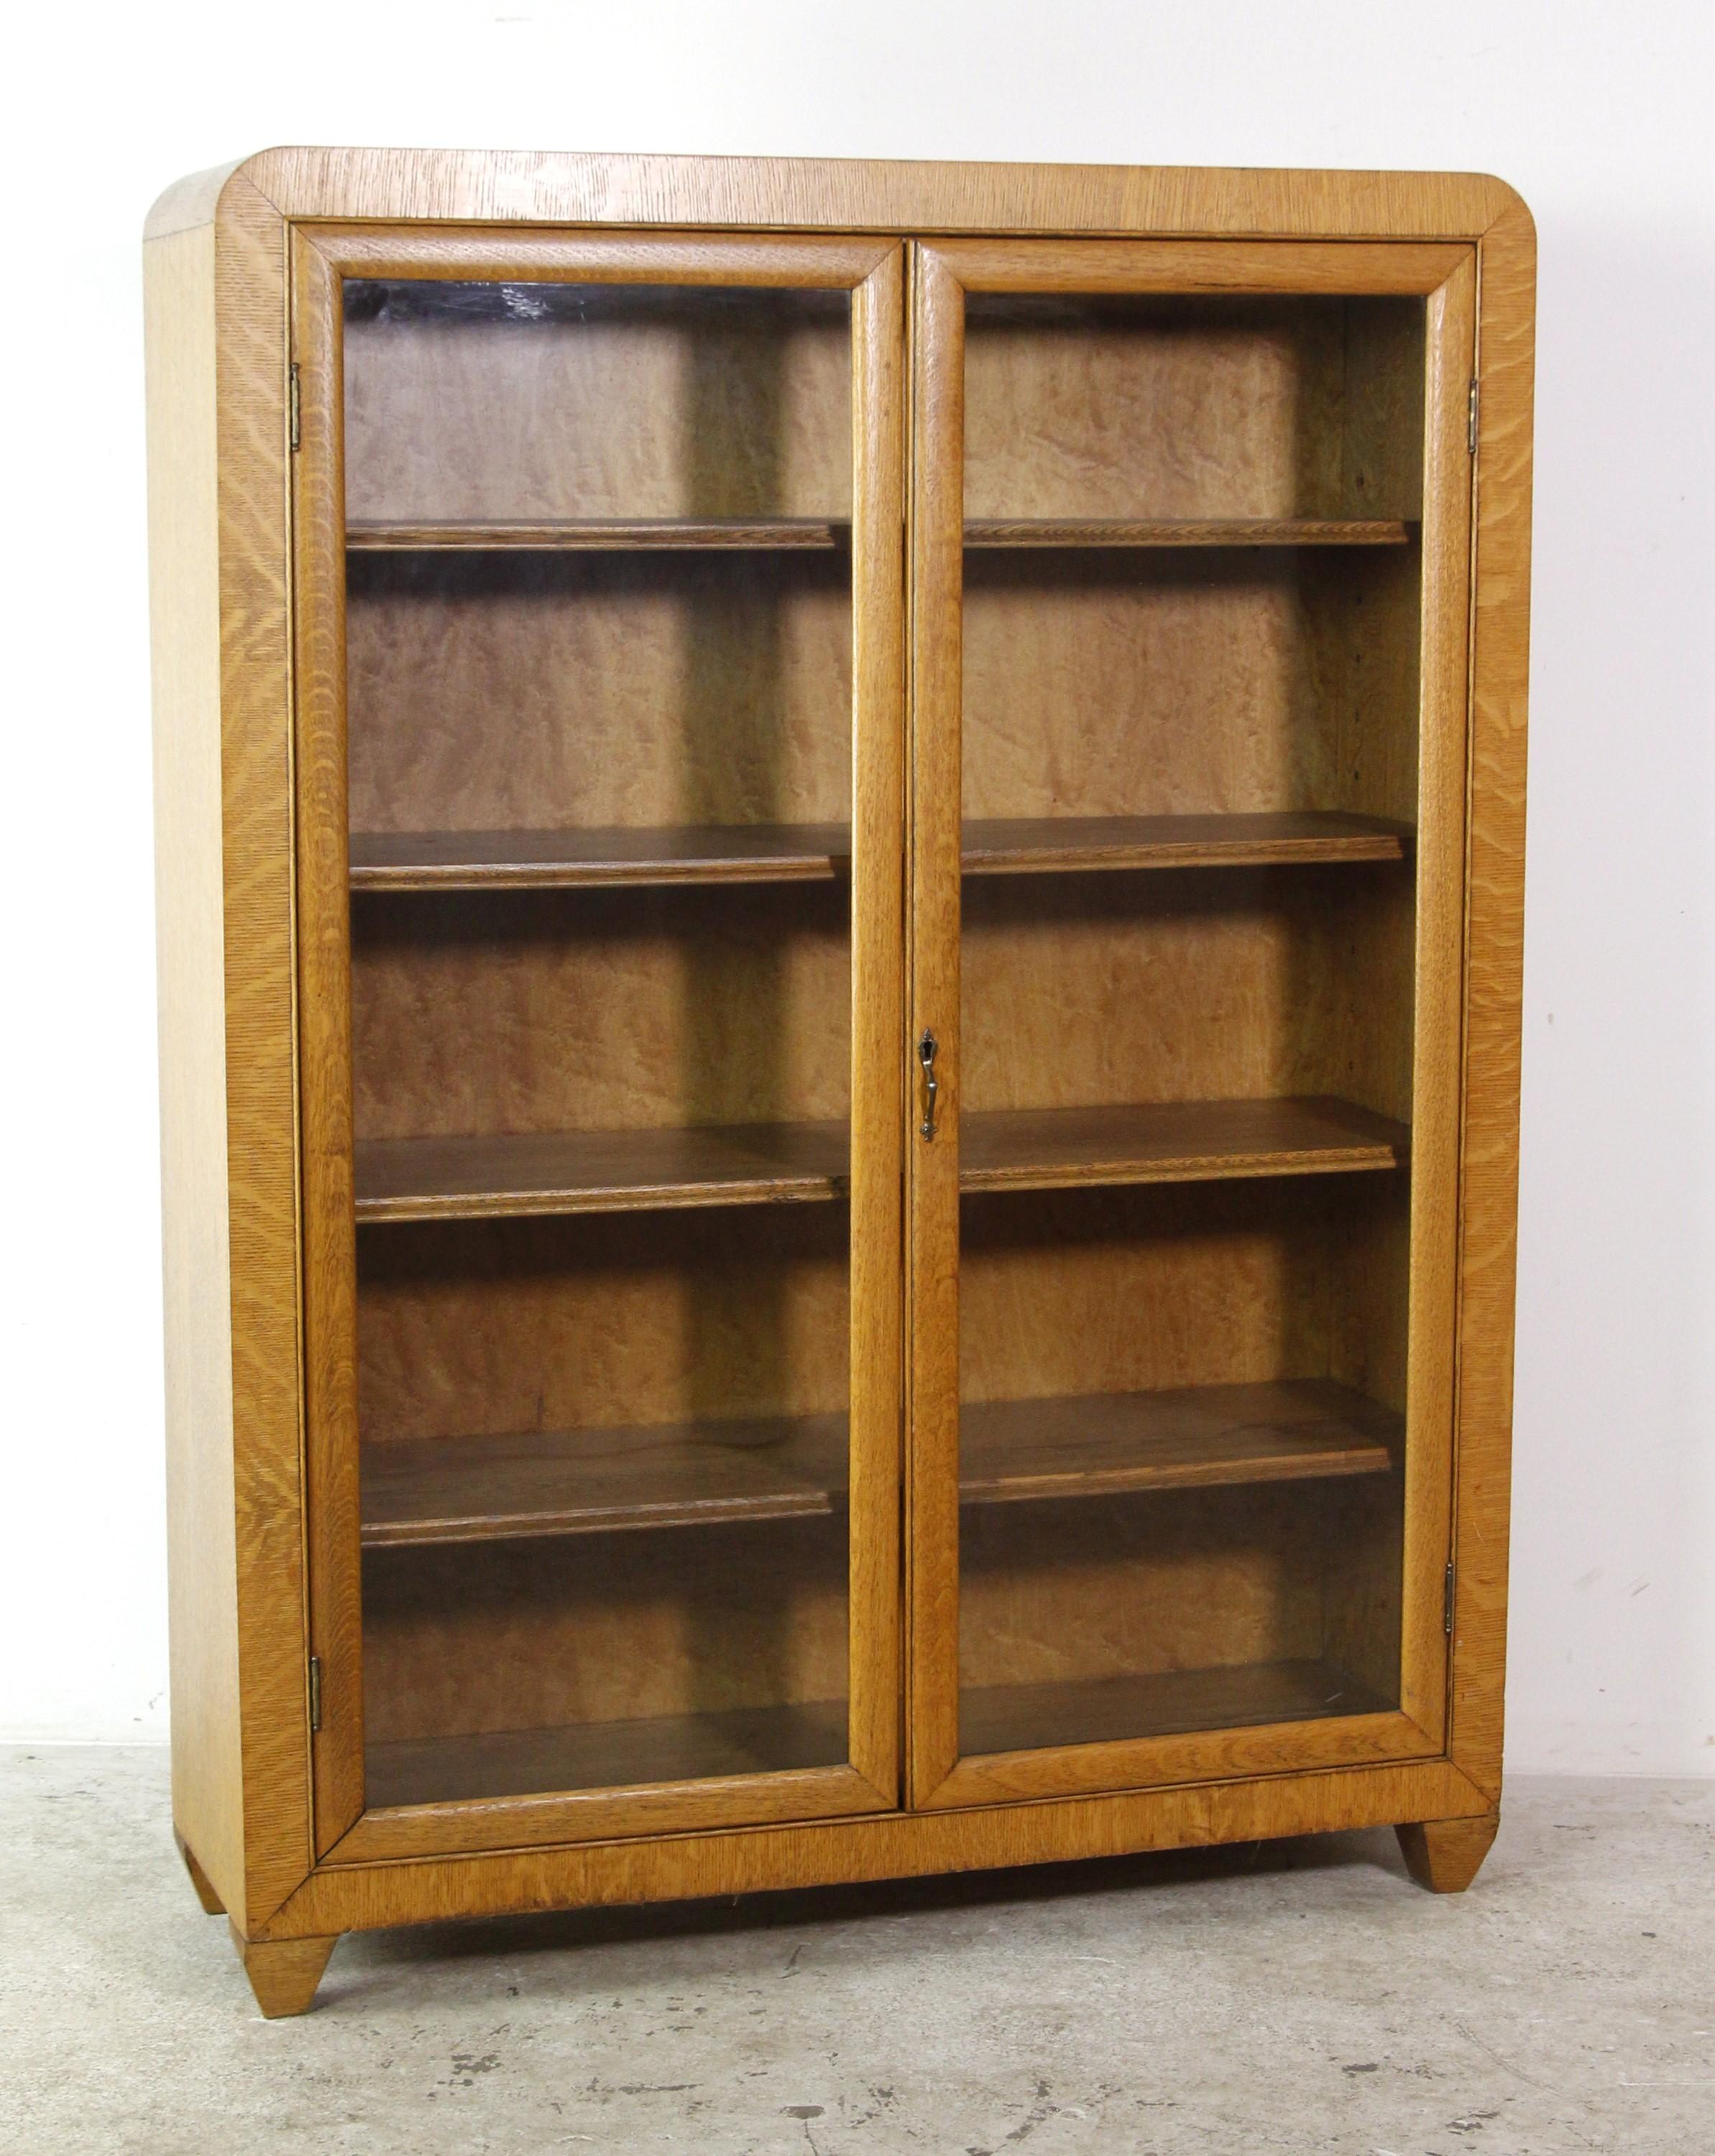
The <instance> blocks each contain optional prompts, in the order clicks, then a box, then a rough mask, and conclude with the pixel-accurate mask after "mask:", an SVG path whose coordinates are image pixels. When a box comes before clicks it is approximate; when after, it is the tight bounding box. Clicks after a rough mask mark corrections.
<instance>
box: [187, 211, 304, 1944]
mask: <svg viewBox="0 0 1715 2156" xmlns="http://www.w3.org/2000/svg"><path fill="white" fill-rule="evenodd" d="M214 256H215V316H216V332H215V334H216V364H215V401H216V412H217V418H216V424H217V428H218V458H219V467H218V489H219V505H220V737H221V826H220V844H221V850H222V880H223V940H224V967H223V991H224V993H223V1024H224V1028H225V1034H226V1162H227V1218H228V1232H229V1235H230V1245H229V1247H230V1252H231V1270H230V1275H229V1278H228V1281H226V1282H225V1283H222V1282H221V1281H219V1280H218V1277H214V1278H212V1279H208V1280H206V1281H204V1282H203V1286H202V1287H201V1289H200V1291H201V1292H202V1293H203V1294H207V1295H213V1296H220V1295H226V1296H228V1297H229V1301H230V1307H231V1311H232V1371H233V1464H234V1485H233V1494H234V1506H235V1509H236V1514H237V1563H238V1620H239V1694H240V1699H241V1703H242V1730H243V1734H242V1753H243V1774H244V1798H243V1804H244V1870H245V1877H244V1884H243V1888H242V1891H241V1892H240V1891H239V1890H238V1889H237V1888H236V1886H234V1884H233V1883H232V1882H228V1881H226V1880H223V1879H217V1881H216V1883H217V1885H218V1886H220V1887H221V1889H222V1894H221V1898H222V1899H223V1901H224V1902H226V1906H227V1909H228V1914H229V1915H230V1917H232V1919H233V1921H234V1922H235V1923H238V1924H239V1925H241V1926H242V1927H243V1928H244V1929H245V1930H246V1931H247V1932H248V1931H254V1928H255V1927H256V1926H257V1924H258V1923H259V1922H262V1921H263V1920H264V1918H265V1917H267V1916H268V1915H269V1914H270V1913H271V1912H273V1911H274V1910H275V1909H276V1908H278V1907H280V1903H281V1902H283V1901H284V1900H285V1897H286V1896H287V1895H288V1894H290V1892H292V1891H293V1890H294V1888H295V1886H296V1885H297V1884H298V1883H299V1882H300V1881H301V1880H302V1879H303V1877H304V1876H305V1874H306V1871H307V1870H308V1868H309V1866H310V1864H311V1861H312V1840H311V1835H312V1809H311V1808H312V1794H311V1760H310V1749H311V1748H310V1717H309V1699H308V1691H307V1686H306V1657H307V1654H308V1650H309V1640H308V1620H307V1614H306V1608H305V1599H306V1598H305V1578H304V1537H305V1470H304V1460H303V1414H304V1398H303V1391H302V1387H301V1384H300V1374H299V1372H300V1364H299V1354H300V1323H301V1316H302V1283H301V1279H300V1263H301V1252H300V1240H299V1229H300V1211H299V1147H298V1131H297V1126H296V1116H295V1111H296V1075H297V1074H296V1068H295V1032H294V1029H295V1017H296V1009H297V983H296V977H295V942H294V935H295V922H294V908H295V860H294V855H293V815H294V803H293V745H292V680H291V675H292V651H291V642H292V623H291V612H290V590H291V562H290V536H289V531H288V518H287V501H288V495H289V485H288V474H287V465H288V459H289V455H290V451H289V449H288V447H287V431H286V373H285V354H286V346H287V317H286V295H285V283H284V276H283V272H284V269H285V233H284V229H283V228H282V225H281V223H280V218H279V216H278V215H277V213H275V210H274V208H273V207H272V205H271V204H270V203H269V202H268V201H267V200H266V199H265V198H264V196H263V195H262V194H260V193H259V192H258V191H257V190H256V189H255V188H254V187H252V186H249V184H247V183H245V182H243V181H242V180H240V179H239V178H238V177H234V179H233V180H232V181H230V182H228V185H227V187H226V188H225V189H224V190H223V194H222V197H221V200H220V205H219V213H218V218H217V221H216V226H215V245H214ZM211 1876H213V1875H211Z"/></svg>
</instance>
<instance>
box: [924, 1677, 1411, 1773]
mask: <svg viewBox="0 0 1715 2156" xmlns="http://www.w3.org/2000/svg"><path fill="white" fill-rule="evenodd" d="M1387 1704H1388V1703H1387V1702H1385V1701H1384V1700H1382V1699H1379V1698H1378V1697H1376V1695H1375V1694H1374V1692H1372V1691H1369V1690H1368V1689H1367V1687H1366V1686H1363V1685H1362V1684H1360V1683H1358V1682H1357V1681H1355V1680H1354V1679H1353V1677H1352V1676H1349V1675H1348V1673H1347V1672H1346V1671H1343V1670H1338V1669H1336V1668H1334V1667H1333V1666H1332V1665H1331V1664H1329V1663H1326V1662H1316V1661H1301V1662H1251V1663H1243V1662H1241V1663H1235V1664H1234V1665H1232V1666H1230V1667H1228V1668H1225V1669H1213V1670H1163V1671H1153V1672H1151V1673H1150V1674H1149V1675H1148V1676H1134V1677H1101V1678H1097V1679H1095V1680H1093V1681H1085V1682H1083V1683H1071V1684H1043V1685H993V1686H983V1687H979V1688H976V1689H973V1690H969V1691H966V1692H965V1693H964V1694H963V1696H962V1697H961V1699H960V1701H959V1741H960V1743H961V1745H962V1747H963V1749H964V1751H965V1752H966V1753H969V1754H973V1755H977V1756H980V1755H981V1754H982V1753H991V1752H1036V1751H1042V1750H1045V1749H1048V1748H1054V1747H1058V1746H1060V1745H1065V1744H1112V1743H1116V1742H1120V1741H1123V1740H1125V1739H1127V1738H1139V1737H1163V1736H1168V1735H1171V1734H1177V1733H1178V1732H1191V1731H1195V1730H1204V1729H1242V1728H1245V1727H1256V1726H1260V1725H1264V1724H1270V1723H1276V1722H1311V1721H1319V1720H1325V1719H1327V1718H1329V1717H1333V1716H1336V1715H1343V1714H1378V1713H1384V1712H1386V1711H1387Z"/></svg>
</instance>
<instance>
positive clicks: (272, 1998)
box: [232, 1925, 339, 2021]
mask: <svg viewBox="0 0 1715 2156" xmlns="http://www.w3.org/2000/svg"><path fill="white" fill-rule="evenodd" d="M338 1940H339V1934H338V1933H335V1934H334V1936H333V1938H331V1939H246V1938H242V1937H240V1935H239V1929H238V1927H237V1926H236V1925H234V1927H233V1934H232V1943H233V1944H234V1946H235V1947H236V1948H238V1950H239V1960H240V1961H241V1962H243V1963H244V1974H245V1975H246V1976H248V1977H249V1979H250V1989H251V1990H252V1991H254V1993H255V1994H256V2004H257V2005H259V2007H260V2008H261V2009H262V2012H263V2014H264V2017H265V2018H266V2019H267V2020H270V2021H278V2020H280V2019H281V2017H282V2016H283V2015H288V2014H302V2013H305V2012H306V2011H307V2010H308V2008H309V2005H310V2002H311V1999H314V1997H315V1996H316V1985H317V1984H320V1983H321V1972H322V1970H323V1969H326V1967H327V1958H328V1956H329V1955H330V1954H331V1953H332V1952H333V1950H334V1948H335V1946H336V1944H337V1943H338Z"/></svg>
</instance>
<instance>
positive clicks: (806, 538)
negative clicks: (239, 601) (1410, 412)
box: [346, 516, 1412, 554]
mask: <svg viewBox="0 0 1715 2156" xmlns="http://www.w3.org/2000/svg"><path fill="white" fill-rule="evenodd" d="M1411 536H1412V527H1411V526H1409V524H1406V523H1404V522H1403V521H1399V520H1398V519H1390V520H1382V521H1377V520H1374V519H1372V520H1370V521H1363V520H1362V519H1358V518H1348V519H1346V520H1343V521H1342V520H1338V519H1332V518H1322V519H1317V518H1314V517H1275V518H1268V517H1240V516H1232V517H1224V518H1216V519H1212V520H1211V519H1204V520H1202V521H1196V520H1190V519H1181V520H1179V521H1177V522H1175V521H1171V520H1162V519H1158V520H1156V521H1147V520H1146V521H1137V520H1127V519H1125V518H1122V517H1112V518H1107V519H1096V520H1094V521H1091V520H1090V519H1087V518H1086V519H1079V518H1076V517H1058V518H1055V517H1045V518H1038V519H1034V520H1033V519H1029V518H1023V519H1021V518H1010V519H1007V518H980V517H979V518H973V519H971V520H970V521H968V522H967V523H966V525H965V544H966V546H967V547H1404V546H1405V545H1406V544H1407V543H1408V542H1409V540H1410V538H1411ZM849 543H850V526H848V525H846V524H845V523H842V522H840V521H831V522H830V521H828V520H826V519H824V518H816V517H808V516H800V517H776V518H773V519H763V518H755V517H752V518H743V517H724V518H718V519H716V518H705V519H703V520H701V521H698V520H696V519H695V518H692V517H656V518H646V517H644V518H637V517H619V516H608V517H598V518H586V519H583V521H577V520H574V519H572V518H561V519H558V520H557V521H550V522H537V523H519V522H513V523H501V522H490V523H470V522H465V523H460V522H458V521H454V520H451V519H444V520H441V521H428V522H422V521H419V522H415V523H412V522H400V521H384V520H381V519H377V518H371V517H365V518H361V519H357V520H354V521H352V523H350V524H348V525H347V527H346V545H347V547H348V548H350V549H352V550H353V551H354V552H362V553H381V554H437V553H442V554H445V553H451V554H471V553H481V554H488V553H506V552H522V553H530V554H552V553H587V552H601V551H606V550H608V549H618V550H619V551H622V552H623V551H626V550H630V551H633V552H636V551H639V550H640V551H642V552H669V553H670V552H678V551H679V550H680V549H682V548H686V547H727V548H737V549H739V550H741V551H744V552H768V551H772V550H773V549H776V548H779V547H788V548H791V547H844V546H846V545H848V544H849Z"/></svg>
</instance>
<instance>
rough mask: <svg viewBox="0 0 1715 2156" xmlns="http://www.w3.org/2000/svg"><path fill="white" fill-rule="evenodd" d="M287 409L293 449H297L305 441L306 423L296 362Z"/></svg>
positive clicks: (290, 378)
mask: <svg viewBox="0 0 1715 2156" xmlns="http://www.w3.org/2000/svg"><path fill="white" fill-rule="evenodd" d="M286 408H287V410H288V411H289V412H290V414H291V440H292V447H293V448H294V449H296V448H297V446H298V444H300V442H301V441H302V440H303V439H304V423H303V416H302V411H301V408H300V399H299V395H298V367H297V362H296V361H295V360H294V362H292V369H291V373H290V377H289V386H288V388H287V391H286Z"/></svg>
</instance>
